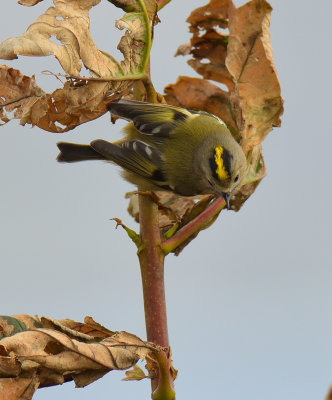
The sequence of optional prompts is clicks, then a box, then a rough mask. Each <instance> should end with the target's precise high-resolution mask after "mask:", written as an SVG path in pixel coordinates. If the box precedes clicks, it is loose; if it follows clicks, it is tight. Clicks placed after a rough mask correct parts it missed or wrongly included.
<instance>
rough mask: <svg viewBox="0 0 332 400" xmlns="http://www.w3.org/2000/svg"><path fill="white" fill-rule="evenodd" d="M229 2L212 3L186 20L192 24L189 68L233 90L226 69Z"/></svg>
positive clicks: (223, 0) (198, 9) (212, 0)
mask: <svg viewBox="0 0 332 400" xmlns="http://www.w3.org/2000/svg"><path fill="white" fill-rule="evenodd" d="M230 3H231V1H230V0H211V1H210V2H209V4H207V5H205V6H203V7H200V8H197V9H196V10H194V11H193V12H192V13H191V14H190V16H189V17H188V19H187V22H188V23H189V24H190V28H189V29H190V31H191V32H192V33H193V36H192V38H191V47H192V48H191V54H192V56H193V59H191V60H189V61H188V64H189V65H190V66H191V67H192V68H193V69H194V70H195V71H196V72H197V73H199V74H200V75H202V76H203V77H204V78H205V79H211V80H214V81H216V82H221V83H223V84H225V85H227V87H228V88H229V90H233V88H234V82H233V80H232V77H231V75H230V73H229V71H228V69H227V68H226V65H225V59H226V55H227V43H228V32H227V31H226V29H227V28H228V8H229V5H230Z"/></svg>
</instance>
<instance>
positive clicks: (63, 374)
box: [0, 316, 165, 397]
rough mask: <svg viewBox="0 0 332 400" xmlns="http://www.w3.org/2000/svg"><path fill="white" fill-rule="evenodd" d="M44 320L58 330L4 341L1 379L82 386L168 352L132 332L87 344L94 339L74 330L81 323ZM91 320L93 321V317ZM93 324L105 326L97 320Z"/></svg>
mask: <svg viewBox="0 0 332 400" xmlns="http://www.w3.org/2000/svg"><path fill="white" fill-rule="evenodd" d="M27 317H28V316H26V318H27ZM41 321H42V322H43V323H44V324H45V325H47V324H50V322H51V323H52V324H53V326H55V328H56V329H45V328H36V329H34V330H25V331H22V332H19V333H16V334H15V335H13V336H10V337H6V338H3V339H2V340H1V344H0V378H5V377H8V376H10V377H16V378H18V380H19V379H21V378H30V379H33V378H35V377H37V378H38V379H37V380H38V385H37V386H40V387H43V386H51V385H57V384H62V383H63V382H65V381H68V380H75V383H76V385H77V386H80V387H82V386H85V385H87V384H89V383H91V382H93V381H95V380H96V379H99V378H100V377H102V376H103V375H105V373H107V372H109V371H111V370H115V369H116V370H123V369H128V368H130V367H132V366H133V365H135V364H136V362H137V361H138V360H139V359H142V360H145V359H146V358H147V357H148V358H149V360H150V362H152V360H154V359H155V356H154V354H155V353H156V352H160V351H165V349H164V348H162V347H160V346H157V345H154V344H152V343H148V342H144V341H143V340H141V339H140V338H138V337H137V336H135V335H133V334H130V333H128V332H116V333H113V334H112V335H108V337H106V338H105V339H103V340H101V341H99V340H100V338H98V337H97V338H96V340H95V342H92V341H89V342H88V343H87V342H86V337H87V336H89V338H90V339H92V336H91V335H87V334H83V333H80V334H78V333H79V332H78V331H76V330H75V329H74V328H75V327H78V326H79V323H77V322H75V321H72V320H62V321H61V324H60V322H59V321H56V323H55V320H51V319H50V318H42V319H41ZM88 321H90V322H91V318H88ZM92 321H93V320H92ZM93 324H94V325H95V327H96V328H98V327H101V325H99V324H97V323H96V322H94V321H93ZM50 326H52V325H50ZM68 326H71V328H69V327H68ZM59 328H60V329H59ZM79 329H81V327H80V328H79ZM104 329H105V330H106V328H104ZM64 331H65V333H64ZM109 332H111V331H109ZM154 362H156V361H154ZM0 381H2V379H0ZM14 383H15V382H12V384H14ZM1 395H2V392H1V390H0V397H1Z"/></svg>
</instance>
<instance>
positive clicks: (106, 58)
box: [0, 0, 152, 132]
mask: <svg viewBox="0 0 332 400" xmlns="http://www.w3.org/2000/svg"><path fill="white" fill-rule="evenodd" d="M99 2H100V0H86V1H84V2H83V3H82V2H77V1H76V0H61V1H60V0H55V1H54V4H55V7H50V8H49V9H48V10H47V11H46V12H45V13H44V14H42V15H41V16H40V17H39V18H38V19H37V20H36V21H35V22H34V23H32V24H31V25H30V26H29V27H28V29H27V30H26V32H25V33H23V34H22V35H21V36H18V37H15V38H9V39H7V40H5V41H4V42H2V43H1V44H0V58H4V59H13V58H16V57H17V55H29V56H41V55H50V54H54V55H55V57H56V58H57V59H58V61H59V63H60V65H61V66H62V68H63V70H64V71H65V72H66V73H67V74H68V75H70V76H72V77H73V78H72V79H70V80H68V81H67V82H66V83H65V84H64V86H63V88H61V89H57V90H55V91H54V92H53V93H51V94H48V93H44V92H43V91H42V90H41V89H40V88H38V87H37V86H36V85H35V81H34V78H33V77H32V78H29V77H26V76H24V75H23V74H21V73H20V72H19V71H16V70H14V69H9V68H8V67H6V66H3V67H2V74H1V82H0V88H3V89H4V90H2V91H1V93H0V94H1V96H0V100H1V104H0V105H2V106H3V107H2V108H1V109H0V118H1V120H2V122H3V123H6V122H8V121H9V120H10V119H11V116H10V115H9V114H8V113H10V112H12V111H14V113H13V118H19V119H20V123H21V125H25V124H26V123H28V124H31V125H32V126H34V125H37V126H38V127H39V128H41V129H44V130H47V131H50V132H66V131H68V130H71V129H74V128H75V127H76V126H77V125H80V124H82V123H85V122H88V121H91V120H93V119H95V118H98V117H100V116H101V115H102V114H104V113H105V112H106V105H105V99H106V97H107V101H111V100H116V99H118V98H120V97H121V96H122V95H123V94H124V93H126V92H128V90H129V89H130V87H131V86H132V84H133V82H134V80H132V79H131V78H134V79H135V75H137V74H138V75H139V74H142V73H143V72H144V71H145V66H146V63H147V61H148V56H149V50H150V45H151V38H150V37H149V35H150V28H149V21H147V20H146V17H144V12H142V10H141V12H135V13H130V14H126V15H125V16H124V17H123V18H121V19H120V20H119V21H117V23H116V26H117V27H118V28H119V29H124V30H125V33H124V36H123V37H122V38H121V40H120V43H119V46H118V47H119V49H120V51H121V52H122V53H123V55H124V59H123V60H122V61H121V62H118V61H116V60H115V59H114V58H113V57H112V56H111V55H109V54H107V53H106V52H103V51H100V50H98V49H97V47H96V45H95V44H94V42H93V41H92V38H91V35H90V31H89V23H90V21H89V10H90V9H91V7H93V6H94V5H96V4H98V3H99ZM137 4H140V3H139V2H137ZM151 4H152V3H151ZM52 37H53V38H56V39H57V40H58V41H60V42H61V43H60V44H57V43H54V42H53V41H52ZM82 65H84V66H85V67H86V68H87V69H88V70H89V71H90V73H91V75H92V76H93V77H101V78H107V79H109V78H114V79H116V80H113V81H112V80H111V81H98V80H96V81H93V80H92V81H91V80H90V81H87V80H85V79H84V78H80V77H77V75H79V72H80V70H81V67H82ZM13 76H15V79H12V78H13ZM4 107H5V108H4Z"/></svg>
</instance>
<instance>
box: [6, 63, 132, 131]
mask: <svg viewBox="0 0 332 400" xmlns="http://www.w3.org/2000/svg"><path fill="white" fill-rule="evenodd" d="M112 85H113V84H112V83H110V82H94V81H90V82H82V84H81V85H80V86H74V85H72V84H71V83H70V82H69V81H68V82H66V83H65V84H64V87H63V88H62V89H56V90H55V91H54V92H53V93H50V94H48V93H45V92H43V90H42V89H40V88H39V87H38V86H37V85H36V84H35V78H34V77H28V76H26V75H23V74H22V73H21V72H20V71H18V70H15V69H14V68H10V67H7V66H6V65H2V66H1V67H0V93H1V96H0V107H1V108H0V118H1V120H2V121H3V123H6V122H8V121H9V120H10V119H11V117H10V115H9V114H8V113H11V112H13V117H12V118H18V119H20V124H21V125H25V124H31V125H32V126H34V125H37V126H38V127H39V128H41V129H44V130H47V131H50V132H66V131H68V130H71V129H74V128H75V127H76V126H77V125H80V124H83V123H85V122H88V121H91V120H93V119H96V118H98V117H100V116H101V115H103V114H104V113H105V112H106V111H107V109H106V103H105V96H106V94H108V93H109V91H110V90H111V88H112ZM121 85H122V88H123V89H124V90H126V88H127V87H128V86H129V85H130V82H129V81H124V82H123V83H121ZM120 96H121V93H119V94H118V95H117V96H114V99H116V98H119V97H120Z"/></svg>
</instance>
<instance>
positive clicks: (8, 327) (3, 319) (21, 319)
mask: <svg viewBox="0 0 332 400" xmlns="http://www.w3.org/2000/svg"><path fill="white" fill-rule="evenodd" d="M42 327H43V325H42V323H41V321H40V319H39V318H38V317H37V316H35V317H32V316H31V315H27V314H20V315H12V316H7V315H1V316H0V339H1V338H2V337H6V336H12V335H15V334H16V333H18V332H22V331H25V330H27V329H38V328H42Z"/></svg>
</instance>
